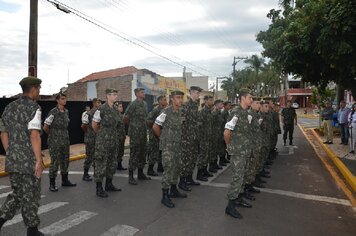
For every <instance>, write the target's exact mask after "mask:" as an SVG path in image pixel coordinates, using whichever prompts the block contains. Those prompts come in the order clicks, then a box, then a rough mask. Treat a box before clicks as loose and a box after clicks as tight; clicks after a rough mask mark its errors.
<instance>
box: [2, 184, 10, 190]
mask: <svg viewBox="0 0 356 236" xmlns="http://www.w3.org/2000/svg"><path fill="white" fill-rule="evenodd" d="M9 187H10V186H6V185H0V189H4V188H9Z"/></svg>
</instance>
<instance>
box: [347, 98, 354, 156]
mask: <svg viewBox="0 0 356 236" xmlns="http://www.w3.org/2000/svg"><path fill="white" fill-rule="evenodd" d="M348 121H349V132H350V138H351V140H350V153H355V142H356V103H354V104H353V105H352V110H351V112H350V113H349V116H348Z"/></svg>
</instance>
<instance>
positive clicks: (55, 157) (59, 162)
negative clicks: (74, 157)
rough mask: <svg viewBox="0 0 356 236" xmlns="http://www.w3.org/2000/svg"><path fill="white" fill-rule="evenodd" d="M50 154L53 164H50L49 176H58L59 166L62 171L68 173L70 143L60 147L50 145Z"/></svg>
mask: <svg viewBox="0 0 356 236" xmlns="http://www.w3.org/2000/svg"><path fill="white" fill-rule="evenodd" d="M49 155H50V156H51V164H50V166H49V177H50V178H56V177H57V172H58V166H59V167H60V169H61V173H63V174H65V173H68V166H69V145H68V146H60V147H52V146H50V147H49Z"/></svg>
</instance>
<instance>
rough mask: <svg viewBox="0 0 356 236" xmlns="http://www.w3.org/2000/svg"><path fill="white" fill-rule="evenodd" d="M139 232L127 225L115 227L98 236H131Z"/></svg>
mask: <svg viewBox="0 0 356 236" xmlns="http://www.w3.org/2000/svg"><path fill="white" fill-rule="evenodd" d="M138 231H139V230H138V229H136V228H134V227H132V226H129V225H115V226H114V227H112V228H110V229H109V230H108V231H106V232H105V233H103V234H101V235H100V236H133V235H134V234H135V233H137V232H138Z"/></svg>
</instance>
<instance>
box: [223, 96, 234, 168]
mask: <svg viewBox="0 0 356 236" xmlns="http://www.w3.org/2000/svg"><path fill="white" fill-rule="evenodd" d="M231 109H232V106H231V102H230V101H226V102H224V109H223V110H222V112H221V113H222V116H223V119H224V126H223V127H222V129H223V130H225V124H226V123H227V122H228V120H227V119H228V118H229V115H230V112H231ZM223 132H224V131H223ZM224 146H225V155H224V156H220V165H221V163H225V164H227V163H230V161H229V160H230V155H229V154H228V153H227V152H226V143H225V141H224Z"/></svg>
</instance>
